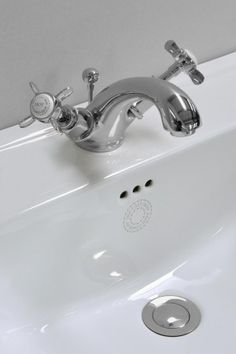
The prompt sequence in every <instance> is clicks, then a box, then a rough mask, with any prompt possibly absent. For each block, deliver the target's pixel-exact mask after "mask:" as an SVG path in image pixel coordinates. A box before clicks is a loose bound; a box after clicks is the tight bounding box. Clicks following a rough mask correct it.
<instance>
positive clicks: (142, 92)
mask: <svg viewBox="0 0 236 354" xmlns="http://www.w3.org/2000/svg"><path fill="white" fill-rule="evenodd" d="M138 102H142V103H141V105H142V108H143V104H144V102H145V110H146V109H147V108H148V106H151V105H153V104H154V105H155V106H156V107H157V108H158V110H159V111H160V115H161V119H162V123H163V126H164V128H165V129H167V130H168V131H169V132H170V133H171V134H172V135H174V136H187V135H191V134H193V133H194V132H195V129H196V128H198V127H199V126H200V116H199V114H198V111H197V109H196V107H195V105H194V103H193V102H192V100H191V99H190V98H189V97H188V95H187V94H186V93H185V92H184V91H182V90H181V89H180V88H178V87H177V86H175V85H173V84H171V83H169V82H166V81H164V80H161V79H156V78H151V77H150V78H148V77H141V78H139V77H138V78H130V79H124V80H121V81H117V82H115V83H114V84H112V85H111V86H109V87H107V88H105V89H104V90H103V91H101V92H100V93H99V94H98V95H97V96H96V97H95V98H94V100H93V101H92V102H91V103H90V104H89V105H88V107H87V108H86V111H87V112H89V114H90V115H91V116H92V117H93V119H94V121H95V127H96V128H95V129H94V131H93V133H92V134H91V136H89V137H88V139H86V140H84V141H82V142H78V145H79V146H81V147H82V148H84V149H86V150H91V151H97V152H105V151H111V150H114V149H116V148H117V147H119V146H120V144H121V143H122V141H123V139H124V134H125V131H126V129H127V127H128V126H129V125H130V123H132V122H133V121H134V119H135V117H134V116H132V115H131V116H129V114H128V112H129V108H130V107H131V106H132V105H133V104H134V103H138Z"/></svg>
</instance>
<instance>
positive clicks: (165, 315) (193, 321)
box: [142, 295, 201, 337]
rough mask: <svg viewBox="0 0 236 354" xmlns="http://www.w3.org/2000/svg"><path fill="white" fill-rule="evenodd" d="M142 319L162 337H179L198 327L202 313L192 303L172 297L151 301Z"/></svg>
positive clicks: (162, 297) (145, 308)
mask: <svg viewBox="0 0 236 354" xmlns="http://www.w3.org/2000/svg"><path fill="white" fill-rule="evenodd" d="M142 318H143V322H144V324H145V325H146V327H148V328H149V329H150V330H151V331H153V332H155V333H157V334H160V335H162V336H167V337H179V336H184V335H185V334H188V333H191V332H192V331H194V330H195V329H196V328H197V327H198V325H199V323H200V321H201V313H200V311H199V309H198V308H197V306H196V305H195V304H194V303H193V302H192V301H190V300H188V299H185V298H183V297H179V296H171V295H170V296H161V297H157V298H155V299H153V300H152V301H150V302H149V303H148V304H147V305H146V306H145V307H144V309H143V312H142Z"/></svg>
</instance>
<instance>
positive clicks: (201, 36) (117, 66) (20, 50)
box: [0, 0, 236, 128]
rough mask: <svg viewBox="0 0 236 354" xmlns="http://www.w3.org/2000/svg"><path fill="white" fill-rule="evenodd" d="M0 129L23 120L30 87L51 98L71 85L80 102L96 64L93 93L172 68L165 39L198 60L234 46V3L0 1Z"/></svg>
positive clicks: (231, 0)
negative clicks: (84, 76) (86, 73)
mask: <svg viewBox="0 0 236 354" xmlns="http://www.w3.org/2000/svg"><path fill="white" fill-rule="evenodd" d="M0 5H1V7H0V82H1V94H0V101H1V118H0V128H4V127H7V126H10V125H13V124H16V123H17V122H19V120H21V119H22V118H24V117H25V116H27V115H28V113H29V101H30V99H31V97H32V94H31V92H30V90H29V87H28V82H29V81H30V80H33V81H35V82H36V83H37V84H38V86H39V87H40V88H41V89H42V90H48V91H51V92H52V93H56V92H57V91H59V90H60V89H62V88H63V87H64V86H66V85H68V84H70V85H71V86H72V87H73V88H74V89H75V93H74V95H73V98H70V99H69V100H68V102H69V103H78V102H82V101H83V100H85V98H86V97H87V96H86V88H85V86H84V84H83V82H82V80H81V72H82V70H83V69H84V68H86V67H88V66H95V67H97V68H98V69H99V71H100V73H101V79H100V83H99V84H98V88H102V87H105V85H107V84H108V83H110V82H112V81H114V80H116V79H119V78H123V77H126V76H134V75H150V74H153V73H159V72H161V71H162V70H164V69H165V68H166V66H167V65H169V64H170V63H171V59H170V57H169V55H168V54H167V53H166V52H165V51H164V50H163V45H164V42H165V41H166V40H167V39H175V40H176V41H177V42H178V43H179V44H181V45H182V46H183V47H187V48H191V49H192V50H193V51H194V52H195V54H196V55H197V57H198V58H199V60H200V61H206V60H208V59H211V58H214V57H217V56H221V55H223V54H226V53H229V52H232V51H234V50H235V48H236V40H235V35H236V21H235V13H236V4H235V0H226V1H216V0H201V1H197V0H194V1H193V0H178V1H175V0H123V1H122V0H116V1H114V0H97V1H96V0H0Z"/></svg>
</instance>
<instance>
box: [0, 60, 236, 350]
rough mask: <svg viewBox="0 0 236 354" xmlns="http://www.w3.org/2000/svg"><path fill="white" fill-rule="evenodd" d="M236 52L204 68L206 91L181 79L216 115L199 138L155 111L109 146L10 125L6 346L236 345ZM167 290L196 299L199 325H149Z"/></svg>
mask: <svg viewBox="0 0 236 354" xmlns="http://www.w3.org/2000/svg"><path fill="white" fill-rule="evenodd" d="M235 59H236V54H231V55H228V56H225V57H223V58H220V59H217V60H215V61H211V62H208V63H205V64H203V65H201V66H200V69H201V71H202V72H203V73H204V74H205V76H206V82H205V83H204V85H202V86H201V87H193V86H192V85H191V83H190V82H189V81H188V79H185V78H181V79H178V80H175V82H176V83H177V84H180V86H181V88H183V89H184V90H186V91H187V92H188V93H189V95H190V97H191V98H192V99H193V101H194V102H195V103H196V105H197V107H198V108H199V111H200V113H201V116H202V121H203V127H202V128H201V129H199V130H198V132H197V133H196V135H194V136H192V137H189V138H174V137H171V136H170V135H169V133H167V132H166V131H164V130H163V128H162V126H161V120H160V119H158V117H157V115H158V114H157V112H156V111H155V110H154V108H153V109H151V110H150V111H149V112H148V113H147V114H146V117H145V118H144V119H143V120H142V121H141V122H140V121H137V122H136V124H135V125H134V126H132V127H131V128H130V130H129V132H128V134H127V138H126V141H125V143H124V145H123V146H122V147H121V148H120V149H118V150H116V151H114V152H112V153H106V154H95V153H90V152H86V151H82V150H80V149H79V148H78V147H76V146H75V145H73V143H72V142H70V141H69V140H68V139H67V138H66V137H64V136H60V135H57V134H56V133H54V132H53V131H52V130H51V129H50V128H47V129H44V130H40V129H42V125H37V124H35V125H34V126H32V127H31V128H29V129H28V130H20V129H18V127H13V128H9V129H6V130H3V131H1V132H0V143H1V146H0V196H1V204H0V225H1V231H0V352H1V353H3V354H133V353H135V354H149V353H150V354H152V353H161V354H173V353H175V354H183V353H186V354H187V353H188V354H199V353H204V354H206V353H207V354H233V353H234V352H235V341H234V332H235V329H234V317H235V316H236V306H235V297H236V281H235V270H236V217H235V215H236V202H235V201H236V182H235V181H236V119H235V116H234V115H235V108H236V101H235V97H234V96H235V95H234V92H233V90H230V87H232V88H233V87H234V84H235V80H236V64H235ZM147 181H151V182H149V183H150V184H151V185H149V186H147V187H145V183H146V182H147ZM136 186H140V190H139V191H138V192H136V193H133V188H135V187H136ZM136 189H138V188H136ZM125 191H127V192H128V196H127V197H126V198H120V195H121V193H123V192H125ZM159 295H177V296H183V297H187V298H188V299H190V300H191V301H193V302H194V303H195V304H196V305H197V306H198V308H199V309H200V311H201V314H202V320H201V323H200V325H199V327H198V328H197V329H196V330H195V331H194V332H192V333H191V334H189V335H186V336H183V337H178V338H168V337H163V336H160V335H157V334H154V333H153V332H151V331H149V330H148V329H147V328H146V327H145V325H144V324H143V322H142V317H141V313H142V309H143V307H144V306H145V305H146V303H147V302H148V301H149V300H151V299H153V298H154V297H156V296H159Z"/></svg>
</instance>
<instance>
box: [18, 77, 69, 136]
mask: <svg viewBox="0 0 236 354" xmlns="http://www.w3.org/2000/svg"><path fill="white" fill-rule="evenodd" d="M29 85H30V88H31V90H32V91H33V93H34V96H33V98H32V99H31V101H30V113H31V114H30V116H28V117H27V118H25V119H23V120H22V121H21V122H20V123H19V126H20V127H21V128H26V127H28V126H29V125H31V124H32V123H34V122H35V121H39V122H41V123H51V124H52V125H53V127H54V128H55V129H56V130H59V128H58V127H57V125H56V120H57V119H58V118H59V116H60V113H61V107H62V101H63V100H64V99H66V98H67V97H69V96H70V95H71V94H72V93H73V89H72V88H71V87H69V86H68V87H66V88H65V89H63V90H62V91H60V92H59V93H58V94H57V95H55V96H54V95H52V94H51V93H48V92H41V91H40V90H39V89H38V87H37V85H36V84H34V83H33V82H32V81H31V82H30V83H29Z"/></svg>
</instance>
